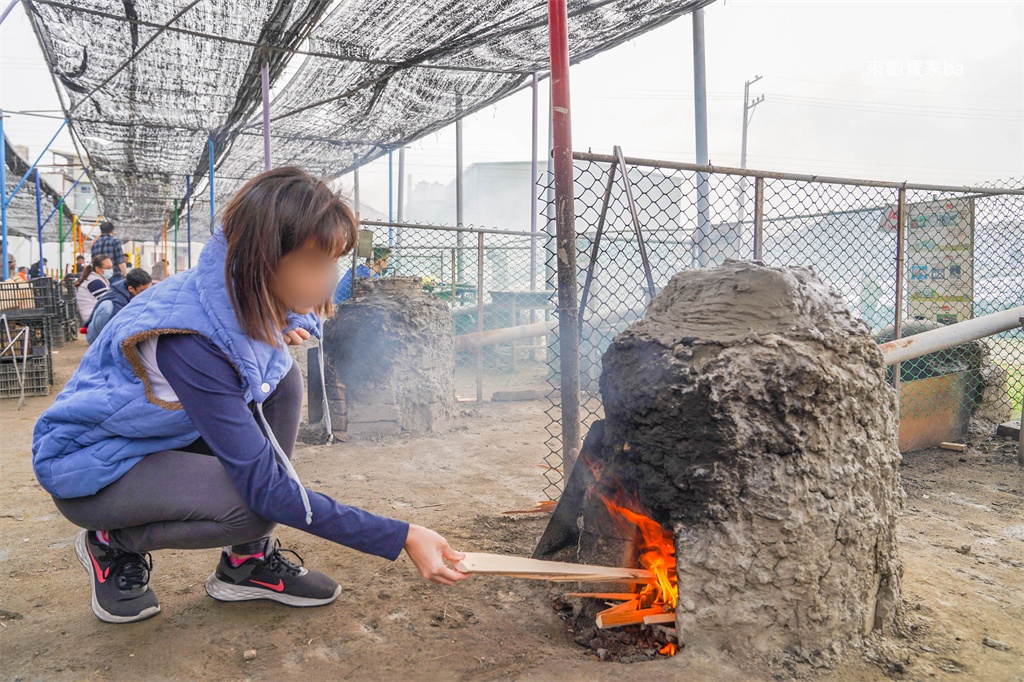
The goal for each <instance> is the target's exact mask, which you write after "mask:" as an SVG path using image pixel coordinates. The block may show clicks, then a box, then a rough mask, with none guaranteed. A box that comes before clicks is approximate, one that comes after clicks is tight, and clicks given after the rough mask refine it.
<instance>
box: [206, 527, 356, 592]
mask: <svg viewBox="0 0 1024 682" xmlns="http://www.w3.org/2000/svg"><path fill="white" fill-rule="evenodd" d="M263 547H264V548H263V554H262V556H259V557H250V558H249V559H246V560H245V561H244V562H243V563H242V564H241V565H240V566H233V565H232V564H231V560H230V559H229V558H228V552H227V551H226V550H225V551H223V552H221V555H220V563H219V564H218V565H217V570H216V571H214V572H213V574H211V575H210V577H209V578H207V579H206V593H207V594H208V595H210V596H211V597H213V598H214V599H216V600H218V601H249V600H252V599H270V600H272V601H276V602H280V603H282V604H287V605H288V606H323V605H324V604H330V603H331V602H332V601H334V600H335V599H337V598H338V595H340V594H341V585H339V584H338V583H337V581H335V580H334V579H333V578H331V577H329V576H327V575H324V574H323V573H319V572H317V571H311V570H309V569H307V568H306V567H305V566H303V565H302V563H303V561H302V557H300V556H299V555H298V554H297V553H295V552H293V551H292V550H290V549H281V543H280V541H277V540H274V541H271V540H270V539H269V538H268V539H267V540H266V542H265V543H264V546H263ZM285 552H287V553H288V554H291V555H292V556H294V557H295V558H296V559H298V561H299V563H298V564H296V563H294V562H293V561H291V560H289V559H287V558H285V557H284V555H283V553H285Z"/></svg>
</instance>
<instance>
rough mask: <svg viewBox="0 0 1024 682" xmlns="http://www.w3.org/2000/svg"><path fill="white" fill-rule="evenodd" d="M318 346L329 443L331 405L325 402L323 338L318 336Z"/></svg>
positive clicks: (325, 379) (330, 439) (331, 439)
mask: <svg viewBox="0 0 1024 682" xmlns="http://www.w3.org/2000/svg"><path fill="white" fill-rule="evenodd" d="M317 342H318V343H319V344H320V347H319V348H318V349H317V351H318V352H317V357H318V358H319V359H320V387H321V388H322V389H323V396H324V422H326V425H327V444H328V445H330V444H331V443H333V442H334V429H332V428H331V405H330V403H329V402H327V374H326V372H325V371H324V352H325V351H324V339H323V337H320V338H319V339H317Z"/></svg>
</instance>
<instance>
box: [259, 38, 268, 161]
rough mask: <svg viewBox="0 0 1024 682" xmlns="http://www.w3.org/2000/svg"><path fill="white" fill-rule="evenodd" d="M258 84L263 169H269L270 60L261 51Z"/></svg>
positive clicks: (264, 52)
mask: <svg viewBox="0 0 1024 682" xmlns="http://www.w3.org/2000/svg"><path fill="white" fill-rule="evenodd" d="M260 86H261V88H260V89H261V90H262V91H263V170H265V171H268V170H270V61H269V60H268V59H267V53H266V50H264V51H263V66H262V67H260Z"/></svg>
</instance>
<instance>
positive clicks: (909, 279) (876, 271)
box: [545, 151, 1024, 499]
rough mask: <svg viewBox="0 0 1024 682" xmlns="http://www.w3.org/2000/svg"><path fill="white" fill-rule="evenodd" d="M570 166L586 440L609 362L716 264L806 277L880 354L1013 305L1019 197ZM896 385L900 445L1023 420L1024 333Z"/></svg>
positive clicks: (632, 164) (1019, 278)
mask: <svg viewBox="0 0 1024 682" xmlns="http://www.w3.org/2000/svg"><path fill="white" fill-rule="evenodd" d="M574 158H575V159H576V161H575V174H576V189H575V195H576V197H575V210H576V234H577V249H578V250H577V271H578V287H579V296H580V344H579V356H580V386H581V395H580V398H579V401H580V420H581V422H582V426H583V429H582V433H586V429H587V427H588V426H589V424H590V423H592V422H593V421H594V420H595V419H598V418H600V417H601V415H602V408H601V401H600V394H599V390H598V380H599V377H600V372H601V357H602V355H603V353H604V351H605V349H607V347H608V345H609V344H610V343H611V340H612V338H613V337H614V336H615V335H616V334H618V333H620V332H622V331H623V330H625V329H626V328H627V327H628V326H629V325H630V324H631V323H632V322H634V321H635V320H637V319H639V318H640V317H641V316H642V315H643V314H644V311H645V309H646V306H647V304H648V302H649V301H650V300H651V297H652V296H653V295H654V294H655V293H656V292H657V291H659V290H660V289H661V288H662V287H663V286H664V285H665V284H666V283H667V282H668V280H669V278H671V277H672V275H674V274H675V273H677V272H679V271H680V270H683V269H687V268H698V267H713V266H715V265H718V264H721V263H722V262H723V261H724V260H725V259H727V258H732V259H755V260H761V261H762V262H764V263H765V264H766V265H770V266H784V265H812V266H813V267H814V268H815V270H816V271H817V273H818V274H819V276H820V277H821V278H822V279H823V280H824V281H825V282H826V283H828V284H829V285H831V286H832V287H834V288H835V289H836V290H837V291H838V292H839V293H840V294H841V295H842V296H843V297H844V298H845V299H846V301H847V303H848V304H849V306H850V309H851V310H852V311H853V312H854V314H855V315H857V316H859V317H860V318H861V319H863V320H864V321H865V322H866V323H867V324H868V326H869V327H870V328H871V331H872V333H874V334H875V336H876V337H877V338H878V340H879V341H886V340H889V339H891V338H893V336H894V332H895V330H896V329H897V328H899V329H900V331H901V334H902V335H903V336H906V335H910V334H915V333H919V332H921V331H925V330H927V329H932V328H935V327H938V326H940V325H945V324H951V323H955V322H959V321H963V320H965V319H969V318H972V317H977V316H980V315H985V314H988V313H992V312H997V311H1001V310H1006V309H1008V308H1012V307H1014V306H1019V305H1024V253H1022V248H1024V190H1022V189H1016V190H1013V189H999V188H995V187H985V188H955V187H942V186H934V187H931V186H923V185H910V184H904V185H899V184H897V183H882V182H870V181H857V180H847V179H842V178H823V177H817V176H800V175H793V174H784V173H764V172H759V171H737V170H734V169H729V171H728V172H726V171H723V170H713V169H710V168H709V167H697V166H694V165H692V164H680V163H671V162H661V161H652V160H640V159H625V158H623V157H622V156H621V153H619V152H618V151H617V154H616V155H609V156H605V155H596V154H581V153H577V154H575V155H574ZM1019 186H1020V185H1018V187H1019ZM901 213H902V215H903V216H904V225H905V229H904V231H903V239H902V240H900V239H899V230H898V229H897V228H898V225H899V223H900V221H899V216H900V214H901ZM549 229H550V225H549ZM898 251H899V253H900V254H902V267H898V260H897V256H898ZM897 281H899V284H897ZM553 282H554V278H553V276H551V277H550V279H549V284H553ZM897 320H899V321H900V322H899V323H898V322H897ZM556 334H557V331H556ZM557 348H558V347H557V345H553V346H552V352H551V353H550V354H549V365H550V370H551V371H550V374H549V376H550V380H551V386H552V388H553V390H552V393H551V396H552V400H551V405H550V407H549V409H548V414H549V415H550V416H551V425H550V427H549V433H550V436H551V437H550V438H549V439H548V441H547V446H548V449H549V454H548V455H547V457H546V460H547V462H548V464H549V465H550V468H549V469H548V470H547V471H548V473H547V479H548V485H547V487H546V489H545V492H546V494H547V495H548V497H550V498H552V499H554V498H555V497H557V496H558V495H559V494H560V490H561V483H562V474H561V468H560V467H561V464H562V459H563V444H562V439H561V433H562V429H561V405H560V403H559V401H560V399H561V398H560V396H561V394H560V392H559V391H558V390H557V389H558V388H559V387H560V385H561V382H560V379H559V376H558V368H559V361H558V358H557ZM890 371H891V372H892V369H890ZM893 373H894V374H896V375H897V376H895V377H894V381H897V382H899V386H900V410H901V415H900V416H901V427H900V445H901V448H903V449H912V448H914V447H917V446H920V445H921V444H927V443H928V442H930V441H933V440H934V439H935V438H936V437H937V436H938V435H941V434H949V437H947V438H943V439H944V440H954V439H955V438H954V437H955V436H956V435H957V434H959V435H960V436H962V435H963V433H964V431H965V429H966V425H967V423H968V421H969V420H970V419H971V418H972V417H981V418H984V419H988V420H991V421H999V420H1004V419H1009V418H1010V417H1011V415H1019V414H1020V412H1021V400H1022V395H1024V333H1022V331H1021V330H1020V329H1016V330H1014V331H1010V332H1006V333H1003V334H999V335H998V336H994V337H989V338H986V339H982V340H980V341H975V342H971V343H967V344H963V345H960V346H956V347H955V348H952V349H949V350H947V351H942V352H938V353H933V354H931V355H927V356H924V357H922V358H919V359H917V360H913V361H908V362H904V363H902V365H901V366H900V367H899V368H898V369H897V370H896V372H893Z"/></svg>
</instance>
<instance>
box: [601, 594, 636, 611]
mask: <svg viewBox="0 0 1024 682" xmlns="http://www.w3.org/2000/svg"><path fill="white" fill-rule="evenodd" d="M639 609H640V599H639V597H637V598H635V599H630V600H629V601H627V602H623V603H621V604H616V605H615V606H609V607H608V608H607V609H605V610H604V611H601V612H600V613H598V614H597V615H598V616H609V615H611V614H613V613H625V612H627V611H637V610H639Z"/></svg>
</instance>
